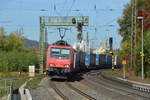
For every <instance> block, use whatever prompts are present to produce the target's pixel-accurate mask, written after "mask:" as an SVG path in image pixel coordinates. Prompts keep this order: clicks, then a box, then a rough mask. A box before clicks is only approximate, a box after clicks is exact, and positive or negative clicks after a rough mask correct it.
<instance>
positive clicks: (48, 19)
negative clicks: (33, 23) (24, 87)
mask: <svg viewBox="0 0 150 100" xmlns="http://www.w3.org/2000/svg"><path fill="white" fill-rule="evenodd" d="M88 24H89V17H88V16H40V40H39V47H40V51H39V55H40V59H39V60H40V72H41V73H43V68H44V61H45V60H46V43H47V30H46V28H45V27H47V26H75V27H76V28H77V32H76V34H77V36H76V37H77V44H79V43H81V41H82V39H83V36H82V26H88ZM77 48H78V45H77Z"/></svg>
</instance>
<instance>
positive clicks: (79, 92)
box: [65, 82, 96, 100]
mask: <svg viewBox="0 0 150 100" xmlns="http://www.w3.org/2000/svg"><path fill="white" fill-rule="evenodd" d="M65 84H66V85H67V86H68V87H69V88H71V89H72V90H74V91H75V92H77V93H78V94H80V95H81V96H84V97H85V98H87V99H89V100H96V99H95V98H93V97H92V96H90V95H88V94H86V93H84V92H82V91H81V90H79V89H77V88H75V87H73V86H72V85H71V84H70V83H68V82H66V83H65Z"/></svg>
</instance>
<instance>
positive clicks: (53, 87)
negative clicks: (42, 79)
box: [49, 81, 69, 100]
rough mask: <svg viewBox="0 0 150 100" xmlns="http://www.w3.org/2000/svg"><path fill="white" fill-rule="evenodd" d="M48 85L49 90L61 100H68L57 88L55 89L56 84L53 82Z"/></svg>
mask: <svg viewBox="0 0 150 100" xmlns="http://www.w3.org/2000/svg"><path fill="white" fill-rule="evenodd" d="M49 83H50V86H51V88H52V89H53V90H54V91H55V92H56V93H57V94H58V95H59V96H60V97H61V98H62V99H63V100H69V98H68V97H66V96H65V95H64V94H63V93H62V92H61V91H60V90H59V89H58V88H57V87H56V84H55V82H52V81H51V82H49Z"/></svg>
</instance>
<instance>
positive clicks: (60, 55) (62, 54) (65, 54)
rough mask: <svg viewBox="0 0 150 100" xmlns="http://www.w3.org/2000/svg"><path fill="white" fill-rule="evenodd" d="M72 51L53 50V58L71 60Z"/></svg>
mask: <svg viewBox="0 0 150 100" xmlns="http://www.w3.org/2000/svg"><path fill="white" fill-rule="evenodd" d="M69 55H70V49H66V48H51V57H53V58H61V59H69Z"/></svg>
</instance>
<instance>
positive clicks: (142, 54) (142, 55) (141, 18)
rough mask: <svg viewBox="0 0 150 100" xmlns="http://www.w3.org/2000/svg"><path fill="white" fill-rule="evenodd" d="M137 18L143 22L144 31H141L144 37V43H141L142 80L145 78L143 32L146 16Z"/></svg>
mask: <svg viewBox="0 0 150 100" xmlns="http://www.w3.org/2000/svg"><path fill="white" fill-rule="evenodd" d="M137 19H139V20H141V22H142V31H141V38H142V43H141V57H142V58H141V60H142V64H141V66H142V73H141V74H142V80H143V79H144V65H143V59H144V53H143V51H144V50H143V33H144V21H143V19H144V17H142V16H139V17H137Z"/></svg>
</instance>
